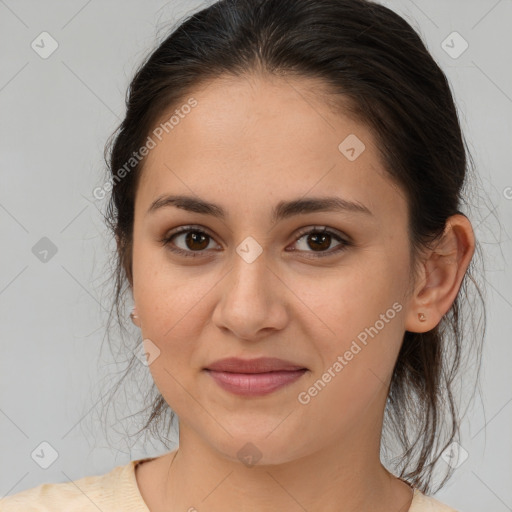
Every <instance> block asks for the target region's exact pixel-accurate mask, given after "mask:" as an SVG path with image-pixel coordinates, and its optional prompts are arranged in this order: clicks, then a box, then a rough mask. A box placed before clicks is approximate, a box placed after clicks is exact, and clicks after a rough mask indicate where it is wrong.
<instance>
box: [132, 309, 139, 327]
mask: <svg viewBox="0 0 512 512" xmlns="http://www.w3.org/2000/svg"><path fill="white" fill-rule="evenodd" d="M130 318H131V319H132V322H133V324H134V325H136V326H137V327H140V318H139V314H138V313H137V306H133V309H132V312H131V313H130Z"/></svg>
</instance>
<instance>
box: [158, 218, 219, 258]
mask: <svg viewBox="0 0 512 512" xmlns="http://www.w3.org/2000/svg"><path fill="white" fill-rule="evenodd" d="M183 235H185V236H184V241H183V243H184V244H185V248H180V247H176V246H175V244H174V242H173V239H175V238H176V239H179V238H180V237H183ZM209 240H213V238H212V237H211V236H210V235H209V234H208V233H207V232H206V231H204V230H202V229H200V228H198V227H194V226H181V227H180V228H178V229H177V230H176V231H174V232H173V233H171V234H170V235H168V236H166V237H164V238H163V239H162V240H160V242H161V243H162V245H164V246H165V247H167V248H168V249H169V250H170V251H172V252H174V253H177V254H180V255H182V256H186V257H192V258H195V257H197V256H199V255H200V254H194V253H200V252H203V250H204V249H206V248H207V247H208V246H209V245H210V244H209Z"/></svg>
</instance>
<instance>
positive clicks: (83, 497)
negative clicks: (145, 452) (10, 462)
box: [0, 461, 137, 512]
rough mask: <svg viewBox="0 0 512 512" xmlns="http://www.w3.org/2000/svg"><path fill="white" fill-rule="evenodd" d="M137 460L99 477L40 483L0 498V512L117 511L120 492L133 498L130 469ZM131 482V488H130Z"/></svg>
mask: <svg viewBox="0 0 512 512" xmlns="http://www.w3.org/2000/svg"><path fill="white" fill-rule="evenodd" d="M136 462H137V461H131V462H130V463H128V464H126V465H122V466H116V467H115V468H114V469H112V470H111V471H110V472H108V473H105V474H102V475H94V476H85V477H83V478H80V479H77V480H73V481H70V482H59V483H50V484H41V485H38V486H37V487H32V488H30V489H26V490H24V491H21V492H19V493H17V494H12V495H9V496H5V497H3V498H1V499H0V512H15V511H18V512H21V511H23V512H49V511H52V512H56V511H60V510H63V511H66V512H75V511H80V512H86V511H89V510H90V511H91V512H92V511H94V512H98V510H102V512H108V511H111V510H117V506H118V504H119V502H120V498H121V496H122V495H120V493H121V492H122V491H123V489H125V490H126V488H128V489H129V490H131V492H132V493H134V494H135V496H137V493H136V482H135V479H133V480H131V477H132V476H133V475H134V472H133V467H134V464H135V463H136ZM133 483H135V489H134V488H133V487H131V488H130V487H129V486H130V485H132V486H133Z"/></svg>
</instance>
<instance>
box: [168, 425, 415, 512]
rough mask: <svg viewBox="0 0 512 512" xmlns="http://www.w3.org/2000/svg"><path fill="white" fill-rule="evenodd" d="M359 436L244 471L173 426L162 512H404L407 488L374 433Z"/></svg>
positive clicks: (188, 431)
mask: <svg viewBox="0 0 512 512" xmlns="http://www.w3.org/2000/svg"><path fill="white" fill-rule="evenodd" d="M360 434H362V435H360V438H361V439H362V440H364V439H366V440H365V441H364V442H362V444H359V445H358V444H354V443H352V446H351V443H349V442H345V443H343V442H339V440H338V442H337V443H336V444H335V445H327V446H326V445H323V448H322V450H320V451H312V452H310V453H308V454H305V455H303V456H301V457H298V458H294V459H293V460H289V461H286V462H281V463H273V464H259V463H256V464H255V465H252V466H247V465H245V464H243V463H242V462H241V461H240V460H238V459H237V458H236V457H235V458H231V457H229V456H226V455H224V454H222V453H219V452H218V451H215V450H213V449H212V447H211V445H209V444H206V443H204V441H203V440H202V439H201V438H200V437H198V436H197V434H196V433H195V432H194V431H193V430H192V429H188V428H186V426H185V427H184V428H183V426H181V425H180V445H179V446H180V447H179V450H178V451H177V452H171V453H169V454H167V455H166V456H165V457H164V459H165V462H164V463H162V468H164V467H165V471H163V473H164V475H163V480H160V481H161V482H162V485H161V486H159V489H160V490H161V491H163V496H162V499H161V503H162V505H163V507H162V509H164V508H165V509H166V510H170V511H175V510H187V511H188V510H190V511H195V510H198V511H200V510H204V509H207V510H209V511H211V512H216V511H221V510H222V511H223V512H224V511H225V510H233V509H236V510H243V511H245V512H253V511H254V512H256V511H261V510H279V511H295V510H297V511H298V510H307V511H308V512H316V511H322V512H334V511H336V512H349V511H353V510H358V511H359V512H366V511H367V512H370V511H375V510H379V511H382V512H385V511H387V510H389V511H393V512H407V511H408V510H409V507H410V504H411V501H412V490H411V489H410V487H408V486H407V484H405V483H404V482H402V481H400V480H399V479H397V478H396V477H394V476H393V475H391V474H390V473H389V472H388V471H387V470H386V469H385V468H384V467H383V466H382V464H381V463H380V459H379V457H378V454H379V450H378V448H379V439H380V438H379V436H376V442H373V443H370V442H369V441H368V440H369V439H370V438H369V437H366V438H365V435H364V434H365V433H364V432H362V433H361V432H360ZM349 438H350V437H349ZM349 438H348V439H349ZM375 445H376V446H375ZM375 448H377V449H375ZM373 454H376V456H374V457H372V455H373ZM175 455H176V456H175ZM174 456H175V457H174ZM173 459H174V460H173ZM171 462H172V466H171Z"/></svg>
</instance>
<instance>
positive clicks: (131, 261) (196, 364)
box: [0, 0, 476, 512]
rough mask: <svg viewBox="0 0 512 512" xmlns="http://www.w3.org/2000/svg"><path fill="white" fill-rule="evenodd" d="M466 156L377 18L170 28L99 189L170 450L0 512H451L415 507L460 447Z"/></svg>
mask: <svg viewBox="0 0 512 512" xmlns="http://www.w3.org/2000/svg"><path fill="white" fill-rule="evenodd" d="M463 140H464V139H463V136H462V133H461V129H460V126H459V123H458V119H457V113H456V109H455V106H454V102H453V98H452V95H451V93H450V89H449V85H448V83H447V80H446V77H445V75H444V74H443V72H442V71H441V70H440V68H439V67H438V66H437V64H436V63H435V62H434V60H433V59H432V57H431V55H430V54H429V53H428V51H427V49H426V48H425V46H424V44H423V43H422V42H421V40H420V38H419V36H418V35H417V34H416V32H415V31H414V30H413V29H412V28H411V26H410V25H409V24H408V23H407V22H406V21H405V20H404V19H402V18H401V17H400V16H398V15H397V14H396V13H394V12H392V11H391V10H389V9H387V8H385V7H383V6H380V5H377V4H374V3H372V2H369V1H365V0H322V1H313V0H257V1H254V0H235V1H226V0H222V1H219V2H216V3H214V4H212V5H210V6H209V7H207V8H204V9H203V10H201V11H200V12H198V13H196V14H194V15H193V16H191V17H190V18H188V19H187V20H186V21H185V22H183V23H182V24H181V25H180V26H179V27H178V28H177V29H176V30H174V31H173V33H171V34H170V35H169V37H168V38H167V39H166V40H165V41H163V42H162V43H161V45H160V46H159V47H158V48H157V49H156V50H155V51H154V52H153V53H152V54H151V56H150V57H149V58H148V59H147V60H146V62H145V63H144V64H143V65H142V66H141V68H140V69H139V71H138V72H137V73H136V75H135V77H134V79H133V81H132V83H131V85H130V90H129V97H128V101H127V112H126V116H125V119H124V120H123V122H122V124H121V126H120V128H119V130H118V132H117V133H116V136H115V139H114V140H113V142H112V145H111V146H110V162H109V164H110V173H111V183H110V184H109V185H108V186H105V190H106V191H108V192H110V191H111V202H110V205H109V210H108V217H107V221H108V224H109V226H110V227H111V228H112V231H113V234H114V235H115V238H116V242H117V248H118V253H117V257H118V270H119V272H118V274H117V278H118V280H117V300H118V301H119V299H120V295H121V289H122V287H123V284H124V283H128V289H129V290H130V293H131V295H132V297H133V301H134V310H133V312H132V315H131V318H132V320H133V322H134V323H135V325H137V326H138V327H139V328H140V330H141V337H142V339H143V346H144V354H145V358H146V362H147V365H148V367H149V370H150V372H151V375H152V377H153V379H154V382H155V385H156V387H157V388H158V390H159V392H160V394H159V397H158V400H157V401H156V402H155V404H154V409H153V413H152V416H151V420H153V419H154V418H156V417H158V415H159V413H161V412H162V410H163V409H165V408H166V407H167V406H168V407H169V408H170V409H172V411H173V412H174V413H175V414H176V415H177V417H178V418H179V447H178V449H177V450H174V451H172V452H168V453H165V454H162V455H161V456H159V457H150V458H145V459H139V460H135V461H132V462H131V463H130V464H128V465H126V466H118V467H116V468H114V469H113V470H112V471H111V472H110V473H108V474H106V475H101V476H90V477H85V478H83V479H80V480H78V481H76V482H72V483H59V484H50V485H43V486H39V487H37V488H34V489H29V490H27V491H24V492H21V493H19V494H17V495H14V496H11V497H8V498H5V499H4V500H3V501H2V503H1V504H0V505H1V507H2V508H1V510H5V511H8V510H18V509H19V510H21V509H22V508H23V507H25V508H24V509H25V510H26V509H27V507H28V506H29V504H31V503H37V504H38V507H39V508H38V510H89V509H90V510H97V509H100V510H102V511H104V512H106V511H109V510H117V509H119V510H121V509H122V510H124V511H130V510H133V511H135V510H140V511H142V510H145V511H147V510H150V511H151V512H154V511H160V510H166V511H178V510H182V511H185V510H188V511H193V510H198V511H201V510H208V511H220V510H223V511H225V510H244V511H273V510H276V511H277V510H279V511H283V510H284V511H296V510H307V511H309V512H313V511H323V512H326V511H337V512H340V511H342V512H348V511H353V510H358V511H359V512H364V511H375V510H379V511H381V512H397V511H403V512H405V511H411V512H421V511H426V510H435V511H450V510H453V509H452V508H450V507H449V506H448V505H446V504H443V503H441V502H439V501H438V500H436V499H434V498H433V497H431V496H429V495H428V493H429V490H430V488H431V482H432V472H433V469H434V466H435V465H436V463H438V462H442V461H439V458H440V457H441V455H442V454H443V453H446V450H453V447H454V440H455V439H456V437H457V433H458V418H457V413H456V410H455V409H453V408H452V407H451V406H452V405H453V403H454V401H453V397H452V394H451V382H452V380H453V375H454V374H455V372H456V370H457V368H458V361H459V353H460V349H461V344H462V339H461V331H460V324H459V322H460V299H461V291H463V290H464V285H465V283H466V281H467V280H468V279H469V276H470V273H469V270H470V263H471V261H472V257H473V254H474V251H475V247H476V241H475V237H474V234H473V230H472V227H471V223H470V221H469V219H468V218H467V217H466V216H465V215H464V214H463V213H462V211H461V205H462V203H463V200H464V198H463V196H462V192H461V191H462V188H463V185H464V183H465V178H466V167H467V160H466V152H465V147H464V142H463ZM98 192H101V191H98ZM118 303H119V302H118ZM446 411H448V413H449V414H450V413H451V414H452V416H451V417H450V420H453V421H454V423H453V422H452V424H451V427H452V430H450V431H449V432H448V435H447V437H446V439H443V438H442V436H441V424H442V420H443V418H444V415H445V414H446ZM449 414H448V415H449ZM385 415H389V417H388V416H385ZM407 421H408V422H410V424H409V423H407ZM150 422H151V421H150ZM411 424H412V433H413V437H412V439H411V437H410V435H411ZM148 425H149V423H148ZM148 425H146V426H148ZM454 425H455V426H454ZM383 427H388V428H392V429H394V433H395V434H396V437H397V440H398V441H399V443H400V444H401V447H402V448H403V451H402V463H403V464H402V466H403V467H402V470H401V472H400V474H399V475H398V476H397V475H395V474H393V473H392V472H390V471H389V470H388V469H386V467H385V466H384V465H383V463H382V462H381V449H382V448H383V446H386V447H387V445H384V444H383V440H384V439H383V432H385V430H386V429H385V428H383ZM414 434H415V435H414ZM440 440H441V441H440ZM455 446H457V445H455ZM443 464H444V463H443ZM445 466H446V465H445Z"/></svg>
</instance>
